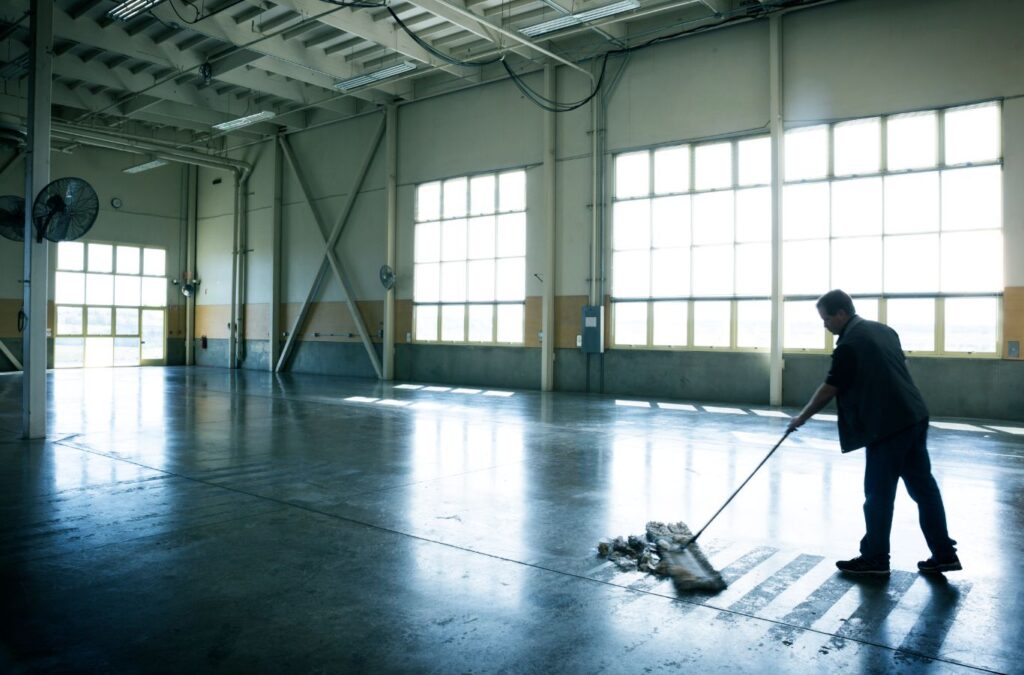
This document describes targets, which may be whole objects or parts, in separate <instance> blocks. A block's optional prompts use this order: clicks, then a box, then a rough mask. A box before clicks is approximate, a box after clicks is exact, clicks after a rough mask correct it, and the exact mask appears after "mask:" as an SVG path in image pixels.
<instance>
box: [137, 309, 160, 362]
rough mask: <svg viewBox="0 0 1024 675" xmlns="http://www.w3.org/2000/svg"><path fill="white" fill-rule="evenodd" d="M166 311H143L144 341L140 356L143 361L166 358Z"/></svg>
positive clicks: (142, 341)
mask: <svg viewBox="0 0 1024 675" xmlns="http://www.w3.org/2000/svg"><path fill="white" fill-rule="evenodd" d="M164 336H165V333H164V311H163V310H162V309H144V310H142V340H141V349H140V354H139V356H140V357H141V358H143V359H153V360H156V359H160V360H162V359H163V358H164Z"/></svg>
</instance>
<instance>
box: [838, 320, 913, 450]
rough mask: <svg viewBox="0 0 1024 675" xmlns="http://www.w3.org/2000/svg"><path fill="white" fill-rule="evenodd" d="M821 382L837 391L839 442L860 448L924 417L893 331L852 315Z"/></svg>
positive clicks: (844, 445) (852, 448)
mask: <svg viewBox="0 0 1024 675" xmlns="http://www.w3.org/2000/svg"><path fill="white" fill-rule="evenodd" d="M825 383H826V384H829V385H831V386H833V387H835V388H836V389H837V390H838V394H837V399H838V407H839V443H840V445H841V446H842V449H843V452H849V451H851V450H856V449H858V448H862V447H864V446H865V445H870V444H872V443H875V442H877V441H880V440H882V439H884V438H887V437H888V436H891V435H893V434H895V433H897V432H899V431H902V430H903V429H906V428H907V427H910V426H912V425H913V424H915V423H917V422H920V421H921V420H925V419H928V408H927V407H926V406H925V403H924V399H923V398H922V397H921V392H920V391H918V389H917V387H916V386H915V385H914V381H913V380H912V379H911V377H910V372H909V371H908V370H907V364H906V359H905V358H904V356H903V348H902V346H901V345H900V338H899V336H898V335H897V334H896V331H894V330H893V329H891V328H889V327H888V326H886V325H884V324H881V323H878V322H877V321H868V320H866V319H862V318H861V317H859V316H854V317H852V318H851V319H850V320H849V322H847V324H846V326H844V327H843V331H842V333H841V334H840V336H839V341H838V342H837V343H836V348H835V351H834V352H832V368H831V369H830V370H829V373H828V376H827V377H826V378H825Z"/></svg>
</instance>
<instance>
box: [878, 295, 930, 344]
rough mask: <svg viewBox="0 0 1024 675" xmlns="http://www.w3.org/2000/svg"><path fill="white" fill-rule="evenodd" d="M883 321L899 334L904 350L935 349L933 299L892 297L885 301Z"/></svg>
mask: <svg viewBox="0 0 1024 675" xmlns="http://www.w3.org/2000/svg"><path fill="white" fill-rule="evenodd" d="M885 313H886V320H885V322H886V323H887V324H888V325H889V326H890V327H891V328H892V329H893V330H894V331H896V332H897V333H899V336H900V344H902V345H903V350H904V351H914V352H932V351H935V301H934V300H932V299H931V298H927V299H918V298H913V299H906V298H894V299H891V300H889V301H888V302H886V310H885Z"/></svg>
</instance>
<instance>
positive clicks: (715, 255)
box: [693, 244, 733, 296]
mask: <svg viewBox="0 0 1024 675" xmlns="http://www.w3.org/2000/svg"><path fill="white" fill-rule="evenodd" d="M732 265H733V247H732V245H731V244H727V245H725V246H700V247H695V248H694V249H693V294H694V295H697V296H708V295H732V294H733V271H732Z"/></svg>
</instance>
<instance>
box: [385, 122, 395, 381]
mask: <svg viewBox="0 0 1024 675" xmlns="http://www.w3.org/2000/svg"><path fill="white" fill-rule="evenodd" d="M385 116H386V122H385V126H386V129H387V139H386V141H385V143H386V145H385V151H386V153H387V178H386V181H387V183H386V185H385V199H386V200H387V205H386V207H385V208H386V211H385V219H386V221H387V222H386V225H387V264H388V266H389V267H390V268H391V269H395V266H396V265H397V256H396V252H395V237H396V230H397V227H398V106H396V105H394V104H391V105H389V106H388V107H387V109H386V111H385ZM384 379H385V380H393V379H395V287H394V286H392V287H391V288H389V289H387V290H386V292H385V295H384Z"/></svg>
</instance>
